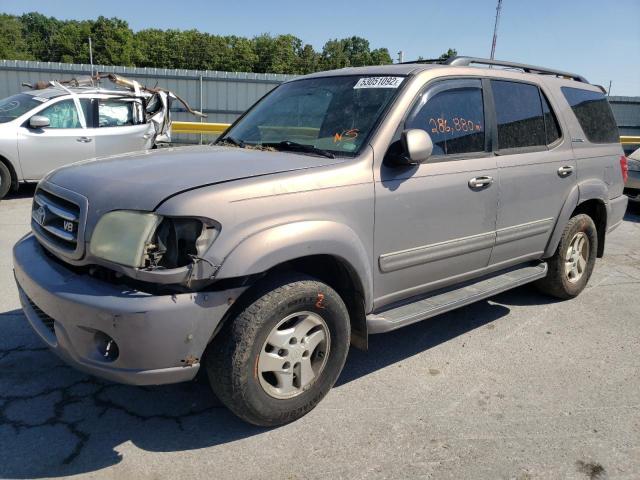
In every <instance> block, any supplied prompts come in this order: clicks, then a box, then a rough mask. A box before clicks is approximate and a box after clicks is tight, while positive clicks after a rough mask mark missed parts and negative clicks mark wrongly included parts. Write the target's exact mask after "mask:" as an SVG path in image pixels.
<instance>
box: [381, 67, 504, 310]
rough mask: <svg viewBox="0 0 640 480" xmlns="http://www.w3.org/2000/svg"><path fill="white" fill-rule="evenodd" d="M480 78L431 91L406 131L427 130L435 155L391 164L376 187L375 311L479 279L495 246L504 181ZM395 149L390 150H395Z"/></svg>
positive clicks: (419, 103) (410, 118)
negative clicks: (410, 163) (412, 162)
mask: <svg viewBox="0 0 640 480" xmlns="http://www.w3.org/2000/svg"><path fill="white" fill-rule="evenodd" d="M485 105H486V101H485V99H484V95H483V88H482V82H481V80H479V79H463V80H445V81H440V82H437V83H434V84H431V85H430V86H429V87H427V89H426V90H424V91H423V93H422V94H421V95H420V97H419V98H418V100H417V101H416V103H415V105H414V106H413V107H412V109H411V110H410V113H409V116H408V117H407V119H406V121H405V123H404V125H401V126H400V128H399V129H398V132H397V134H396V139H397V140H398V141H399V138H400V132H401V131H402V130H403V129H413V128H417V129H423V130H425V131H426V132H427V133H428V134H429V135H430V136H431V139H432V141H433V145H434V148H433V154H432V156H431V157H430V158H429V159H428V160H427V161H426V162H425V163H422V164H420V165H416V166H411V167H406V166H404V167H400V166H393V165H387V164H384V163H383V165H382V166H381V172H380V180H379V181H376V184H375V198H376V200H375V202H376V203H375V233H374V237H375V245H374V252H375V253H374V255H375V261H376V262H377V269H376V273H375V275H374V289H375V299H374V308H380V307H382V306H384V305H387V304H390V303H393V302H395V301H398V300H403V299H406V298H408V297H410V296H413V295H420V294H423V293H425V292H428V291H431V290H435V289H437V288H440V287H443V286H446V285H450V284H455V283H458V282H460V281H462V280H464V279H468V278H472V277H474V276H477V275H480V274H481V272H482V271H483V269H485V268H486V267H487V265H488V263H489V259H490V256H491V251H492V249H493V246H494V243H495V236H496V233H495V230H496V214H497V200H498V181H497V180H498V177H497V166H496V160H495V157H494V155H493V154H492V153H491V151H490V141H489V138H490V136H491V135H490V132H488V131H487V129H488V128H489V127H487V126H486V125H488V124H487V123H485V110H486V108H485ZM394 145H395V146H397V144H396V143H395V142H394V144H392V145H391V147H390V148H391V149H393V148H394Z"/></svg>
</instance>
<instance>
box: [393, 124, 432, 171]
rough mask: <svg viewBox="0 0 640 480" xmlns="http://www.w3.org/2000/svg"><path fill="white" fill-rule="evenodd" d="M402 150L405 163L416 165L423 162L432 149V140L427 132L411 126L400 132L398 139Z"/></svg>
mask: <svg viewBox="0 0 640 480" xmlns="http://www.w3.org/2000/svg"><path fill="white" fill-rule="evenodd" d="M400 141H401V142H402V148H403V150H404V155H403V157H404V162H403V163H405V164H406V165H417V164H419V163H422V162H425V161H426V160H428V159H429V157H430V156H431V152H432V151H433V142H432V141H431V137H430V136H429V134H428V133H427V132H425V131H424V130H421V129H419V128H412V129H410V130H405V131H403V132H402V137H401V139H400Z"/></svg>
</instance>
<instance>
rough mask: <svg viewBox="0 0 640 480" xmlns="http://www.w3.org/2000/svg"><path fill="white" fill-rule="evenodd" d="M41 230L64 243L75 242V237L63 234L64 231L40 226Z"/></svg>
mask: <svg viewBox="0 0 640 480" xmlns="http://www.w3.org/2000/svg"><path fill="white" fill-rule="evenodd" d="M42 228H44V229H45V230H46V231H47V232H49V233H50V234H52V235H55V236H56V237H58V238H60V239H62V240H64V241H65V242H69V243H75V241H76V237H75V235H73V234H72V233H69V232H65V231H64V230H60V229H59V228H56V227H53V226H51V225H42Z"/></svg>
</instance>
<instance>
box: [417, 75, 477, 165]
mask: <svg viewBox="0 0 640 480" xmlns="http://www.w3.org/2000/svg"><path fill="white" fill-rule="evenodd" d="M405 128H407V129H409V128H420V129H422V130H425V131H426V132H427V133H428V134H429V135H430V136H431V140H432V141H433V155H455V154H460V153H472V152H484V151H485V138H484V137H485V125H484V105H483V102H482V83H481V82H480V80H449V81H445V82H441V83H439V84H436V85H435V86H433V87H431V88H429V90H427V91H426V92H425V93H424V94H423V95H422V98H421V99H420V101H419V102H418V104H417V105H416V106H415V107H414V109H413V111H412V112H411V114H410V115H409V118H408V119H407V121H406V123H405Z"/></svg>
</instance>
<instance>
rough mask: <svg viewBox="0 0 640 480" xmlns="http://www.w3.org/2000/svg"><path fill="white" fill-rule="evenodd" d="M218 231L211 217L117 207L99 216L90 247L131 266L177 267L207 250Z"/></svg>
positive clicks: (105, 256)
mask: <svg viewBox="0 0 640 480" xmlns="http://www.w3.org/2000/svg"><path fill="white" fill-rule="evenodd" d="M218 232H219V226H218V225H216V224H215V222H212V221H209V220H204V219H199V218H177V217H162V216H161V215H157V214H155V213H148V212H135V211H128V210H117V211H113V212H109V213H106V214H105V215H103V216H102V218H100V220H99V221H98V224H97V225H96V228H95V230H94V231H93V235H92V236H91V243H90V246H89V251H90V252H91V254H92V255H94V256H96V257H99V258H102V259H104V260H108V261H110V262H114V263H118V264H120V265H124V266H128V267H134V268H151V269H155V268H178V267H183V266H185V265H189V264H191V263H192V262H193V258H194V257H197V256H199V255H201V254H202V253H204V251H205V250H206V249H207V248H208V247H209V245H210V244H211V243H212V242H213V240H214V239H215V237H216V236H217V233H218Z"/></svg>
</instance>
